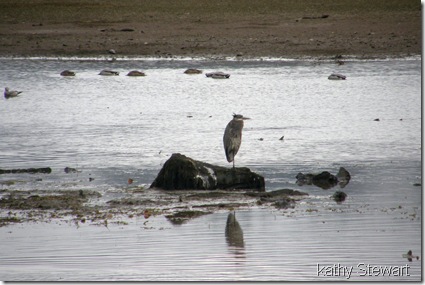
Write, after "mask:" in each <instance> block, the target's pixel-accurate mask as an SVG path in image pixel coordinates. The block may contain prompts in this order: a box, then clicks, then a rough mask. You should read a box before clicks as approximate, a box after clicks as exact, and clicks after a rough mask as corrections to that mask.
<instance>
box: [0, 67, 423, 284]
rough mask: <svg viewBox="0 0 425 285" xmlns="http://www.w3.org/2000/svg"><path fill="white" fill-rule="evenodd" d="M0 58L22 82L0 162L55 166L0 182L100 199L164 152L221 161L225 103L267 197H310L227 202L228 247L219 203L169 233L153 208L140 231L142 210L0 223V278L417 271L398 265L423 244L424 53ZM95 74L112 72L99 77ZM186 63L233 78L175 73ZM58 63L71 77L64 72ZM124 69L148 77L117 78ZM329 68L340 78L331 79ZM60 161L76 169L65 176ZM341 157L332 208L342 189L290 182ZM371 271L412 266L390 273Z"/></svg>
mask: <svg viewBox="0 0 425 285" xmlns="http://www.w3.org/2000/svg"><path fill="white" fill-rule="evenodd" d="M0 64H1V66H2V70H3V72H2V73H1V74H0V79H1V80H0V82H3V85H4V86H9V87H10V88H12V89H19V90H23V91H24V93H22V95H21V96H20V97H18V98H13V99H9V100H6V99H2V100H0V119H1V124H0V136H1V138H0V168H2V169H10V168H29V167H51V168H52V170H53V172H52V173H51V174H48V175H29V174H27V175H25V174H21V175H1V176H0V183H1V182H7V181H10V180H18V181H19V182H18V183H15V184H14V185H11V186H6V185H4V184H2V186H0V187H2V188H3V189H17V190H31V189H47V190H49V189H51V190H52V191H53V190H61V189H96V190H98V191H100V192H101V193H103V194H104V195H105V196H106V197H107V196H108V193H111V192H114V191H115V190H116V189H125V188H126V187H128V185H127V180H128V178H132V179H134V181H135V184H136V185H142V186H148V185H149V184H150V183H152V181H153V179H154V178H155V176H156V174H157V173H158V172H159V170H160V169H161V166H162V165H163V164H164V162H165V161H166V160H167V159H168V158H169V157H170V155H171V154H172V153H175V152H180V153H182V154H185V155H187V156H190V157H192V158H194V159H197V160H202V161H206V162H209V163H213V164H218V165H222V166H229V164H228V163H227V162H226V160H225V156H224V151H223V147H222V134H223V131H224V128H225V126H226V124H227V122H228V121H229V120H230V119H231V116H232V114H233V112H235V113H241V114H243V115H245V116H248V117H250V118H252V120H250V121H247V122H246V123H245V128H244V134H243V136H244V137H243V143H242V146H241V148H240V150H239V153H238V155H237V157H236V164H237V165H240V166H242V165H243V166H247V167H250V168H251V169H252V170H253V171H255V172H257V173H260V174H262V175H263V176H264V177H265V180H266V188H267V190H268V191H270V190H275V189H280V188H285V187H288V188H292V189H298V190H301V191H305V192H308V193H309V194H310V196H309V198H308V199H305V200H303V201H302V202H300V203H299V204H297V206H296V207H295V208H294V209H289V210H272V209H263V208H260V207H259V208H255V209H251V210H246V211H237V212H236V217H237V219H238V221H239V224H240V226H241V228H242V229H243V234H244V235H243V237H244V246H243V247H235V246H231V245H228V244H227V243H226V239H225V236H224V228H225V223H226V219H227V214H228V213H227V212H218V213H216V214H212V215H207V216H203V217H200V218H197V219H194V220H192V221H190V222H188V223H186V224H183V225H180V226H176V225H172V224H170V223H169V222H168V221H167V220H166V219H165V218H163V217H152V218H150V220H149V222H148V224H147V225H146V224H144V223H145V222H146V220H145V219H144V218H143V217H142V218H134V219H129V221H128V222H129V224H128V225H124V226H122V225H110V226H109V227H108V228H106V227H102V226H90V225H80V227H78V228H77V227H76V226H75V225H73V224H70V223H67V222H66V221H58V222H53V223H50V224H45V223H40V224H39V223H34V224H19V225H12V226H7V227H2V228H0V239H1V243H0V252H1V255H0V279H1V280H14V281H17V280H51V281H55V280H64V281H68V280H92V281H99V280H144V281H150V280H194V281H198V280H212V281H214V280H258V281H263V280H274V281H277V280H282V281H291V280H296V281H301V280H307V281H312V280H322V281H324V280H327V279H326V278H331V280H346V278H347V276H335V277H324V276H321V275H320V274H318V270H319V268H321V267H322V266H327V265H328V266H329V265H332V266H333V265H338V264H339V265H341V266H348V267H350V266H353V273H352V275H351V278H350V280H359V281H360V280H371V281H382V280H416V281H419V280H421V278H422V276H421V265H422V264H421V261H420V260H419V261H416V260H414V261H412V262H409V261H407V259H404V258H402V254H403V253H406V252H407V251H408V250H409V249H411V250H412V251H413V253H415V254H418V255H421V250H422V247H421V225H422V205H421V199H422V189H421V187H417V186H414V185H413V184H414V183H420V182H421V180H422V176H421V61H420V60H419V59H410V60H385V61H368V62H363V61H352V62H347V63H346V64H345V65H342V66H338V65H335V64H334V63H332V62H322V63H317V62H309V61H244V62H240V61H202V60H198V61H194V60H191V61H185V60H175V61H172V60H168V61H166V60H125V61H119V60H118V61H115V62H105V61H98V60H97V61H96V60H94V61H87V60H85V61H79V60H69V61H67V60H61V61H57V60H40V59H38V60H30V59H21V60H10V59H3V60H0ZM104 68H110V69H114V70H117V71H120V73H121V74H120V76H117V77H102V76H99V75H97V74H98V73H99V71H100V70H102V69H104ZM187 68H200V69H202V70H204V71H205V72H209V71H215V70H221V71H225V72H228V73H230V74H231V77H230V79H228V80H214V79H211V78H206V77H205V76H204V75H186V74H184V73H183V71H184V70H185V69H187ZM64 69H71V70H74V71H76V72H77V76H76V77H75V78H62V77H61V76H59V73H60V72H61V71H62V70H64ZM133 69H139V70H143V71H145V72H146V74H147V76H146V77H142V78H132V77H127V76H125V74H126V73H127V72H128V71H130V70H133ZM332 72H339V73H343V74H345V75H347V80H345V81H331V80H328V79H327V76H328V75H329V74H330V73H332ZM377 118H379V119H380V120H379V122H377V121H374V119H377ZM281 136H285V139H284V140H283V141H281V140H279V138H280V137H281ZM67 166H68V167H75V168H78V169H80V170H81V171H82V172H81V173H78V174H65V173H64V171H63V169H64V168H65V167H67ZM340 166H343V167H345V168H346V169H347V170H348V171H349V172H350V173H351V176H352V179H351V181H350V183H349V184H348V185H347V186H346V187H345V188H344V189H343V191H344V192H346V193H347V194H348V198H347V200H346V201H345V202H344V203H342V204H336V203H335V202H334V201H333V200H332V199H330V196H331V195H332V194H333V193H334V192H335V191H336V190H341V189H337V188H334V189H330V190H322V189H320V188H317V187H313V186H298V185H296V183H295V182H296V179H295V176H296V175H297V173H298V172H304V173H307V172H320V171H324V170H327V171H329V172H331V173H334V174H336V172H337V171H338V169H339V167H340ZM40 178H41V179H40ZM89 178H94V180H93V181H91V182H90V181H89ZM0 210H1V209H0ZM0 214H1V215H6V214H7V211H0ZM421 257H422V256H421ZM368 265H370V266H392V267H393V268H394V267H401V266H406V265H408V268H409V271H408V274H404V275H403V276H392V277H388V276H387V275H388V274H387V275H386V276H383V274H376V272H375V273H370V272H367V271H366V266H368ZM404 273H406V271H404Z"/></svg>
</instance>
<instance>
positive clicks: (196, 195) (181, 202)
mask: <svg viewBox="0 0 425 285" xmlns="http://www.w3.org/2000/svg"><path fill="white" fill-rule="evenodd" d="M262 194H263V195H260V194H259V193H258V192H251V191H243V190H235V191H229V190H215V191H208V192H205V191H202V190H200V191H199V190H198V191H197V190H190V191H189V190H182V191H164V190H153V189H144V188H140V187H134V188H131V189H126V190H123V192H122V193H120V195H119V196H120V197H119V198H115V199H106V198H104V195H103V194H102V193H100V192H98V191H91V190H58V191H51V190H33V191H17V190H1V191H0V196H1V198H0V213H1V215H0V226H5V225H8V224H11V223H25V222H52V221H55V220H63V221H69V222H73V223H75V224H77V225H78V224H79V223H90V224H93V225H103V226H107V225H108V223H118V224H122V225H125V224H127V223H128V221H129V219H133V218H136V217H144V218H145V219H149V217H151V216H158V215H163V216H165V217H166V218H167V219H168V220H169V221H170V222H171V223H172V224H182V223H185V222H187V221H189V220H190V219H193V218H196V217H200V216H202V215H206V214H210V213H214V212H217V211H233V210H237V209H240V210H242V209H249V208H252V207H264V208H267V207H270V208H271V209H276V208H278V209H285V208H288V207H293V205H294V204H295V203H296V201H299V200H301V199H303V198H305V197H307V196H308V194H306V193H303V192H299V191H294V190H290V189H282V190H277V191H271V192H267V193H262ZM115 195H116V193H115ZM282 201H285V203H287V204H285V205H284V204H282ZM282 205H284V206H282Z"/></svg>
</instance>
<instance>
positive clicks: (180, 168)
mask: <svg viewBox="0 0 425 285" xmlns="http://www.w3.org/2000/svg"><path fill="white" fill-rule="evenodd" d="M150 187H151V188H160V189H165V190H215V189H254V190H256V191H265V183H264V177H263V176H261V175H258V174H256V173H254V172H251V170H250V169H249V168H246V167H237V168H234V169H233V168H225V167H221V166H217V165H212V164H208V163H205V162H202V161H197V160H194V159H192V158H189V157H186V156H184V155H182V154H180V153H174V154H173V155H171V157H170V159H168V160H167V161H166V162H165V164H164V166H163V167H162V169H161V171H160V172H159V173H158V176H157V177H156V178H155V180H154V181H153V183H152V184H151V186H150Z"/></svg>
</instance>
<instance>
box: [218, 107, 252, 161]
mask: <svg viewBox="0 0 425 285" xmlns="http://www.w3.org/2000/svg"><path fill="white" fill-rule="evenodd" d="M249 119H250V118H247V117H244V116H243V115H240V114H233V119H232V120H231V121H230V122H229V123H228V124H227V126H226V129H225V130H224V136H223V145H224V152H225V153H226V158H227V161H228V162H233V168H235V156H236V154H237V153H238V151H239V147H240V146H241V142H242V129H243V125H244V122H243V121H244V120H249Z"/></svg>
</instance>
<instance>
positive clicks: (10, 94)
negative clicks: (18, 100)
mask: <svg viewBox="0 0 425 285" xmlns="http://www.w3.org/2000/svg"><path fill="white" fill-rule="evenodd" d="M21 93H22V91H16V90H9V87H6V88H4V98H6V99H9V98H12V97H16V96H18V95H19V94H21Z"/></svg>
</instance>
